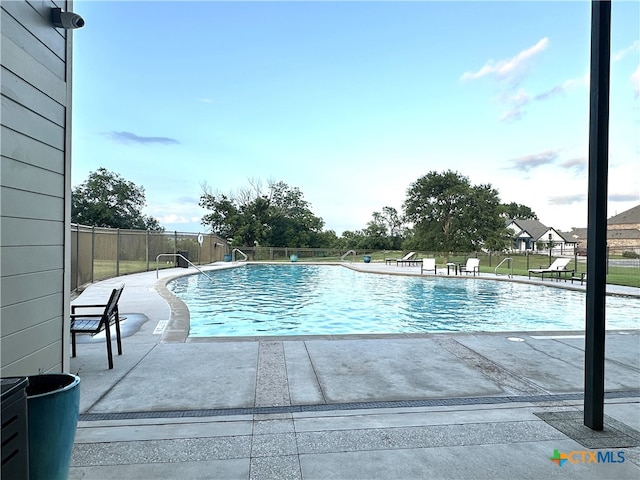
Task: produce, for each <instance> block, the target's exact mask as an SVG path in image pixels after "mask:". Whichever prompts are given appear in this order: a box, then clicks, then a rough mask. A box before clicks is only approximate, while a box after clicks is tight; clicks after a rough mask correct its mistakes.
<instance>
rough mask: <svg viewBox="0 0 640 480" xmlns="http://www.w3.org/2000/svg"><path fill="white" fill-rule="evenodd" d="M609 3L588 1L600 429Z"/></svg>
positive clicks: (590, 358) (592, 361)
mask: <svg viewBox="0 0 640 480" xmlns="http://www.w3.org/2000/svg"><path fill="white" fill-rule="evenodd" d="M610 44H611V2H610V1H609V0H605V1H601V0H594V1H593V2H592V4H591V82H590V87H589V88H590V95H589V101H590V108H589V199H588V209H589V211H588V222H587V227H588V230H587V272H588V273H589V281H588V282H587V307H586V338H585V378H584V424H585V425H586V426H587V427H589V428H591V429H592V430H602V429H603V428H604V359H605V348H604V346H605V295H606V285H607V271H606V270H607V269H606V262H607V257H606V254H607V182H608V163H609V159H608V150H609V70H610V63H611V45H610Z"/></svg>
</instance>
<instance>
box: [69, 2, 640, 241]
mask: <svg viewBox="0 0 640 480" xmlns="http://www.w3.org/2000/svg"><path fill="white" fill-rule="evenodd" d="M74 10H75V12H76V13H79V14H80V15H82V16H83V18H84V19H85V21H86V26H85V27H84V28H82V29H80V30H76V31H74V34H73V35H74V64H73V68H74V74H73V89H74V91H73V95H74V96H73V130H72V131H73V146H72V155H73V160H72V161H73V163H72V182H73V185H74V186H75V185H78V184H80V183H82V182H83V181H84V180H85V179H86V178H87V175H88V174H89V172H91V171H94V170H96V169H98V168H99V167H105V168H107V169H108V170H110V171H113V172H116V173H119V174H120V175H122V176H123V177H124V178H126V179H127V180H130V181H133V182H134V183H136V184H137V185H139V186H143V187H144V188H145V192H146V197H147V204H148V205H147V207H146V209H145V213H147V214H149V215H152V216H154V217H156V218H157V219H159V220H160V223H161V224H162V225H163V226H164V227H166V228H167V229H168V230H178V231H184V232H199V231H205V228H204V227H203V226H201V224H200V218H201V217H202V216H203V214H205V213H206V212H205V211H204V210H202V209H201V208H200V207H198V199H199V197H200V195H201V193H202V184H203V183H204V182H206V183H207V184H208V185H209V187H210V188H211V189H212V190H213V191H214V192H220V193H233V192H236V191H237V190H239V189H243V188H247V187H248V186H249V181H250V180H260V181H261V182H262V184H263V185H264V186H265V187H266V185H267V183H268V181H269V180H275V181H283V182H285V183H287V184H288V185H289V186H291V187H298V188H299V189H300V190H301V191H302V192H303V194H304V198H305V199H306V200H307V201H308V202H310V204H311V208H312V210H313V212H314V213H315V214H316V215H318V216H320V217H321V218H323V219H324V221H325V224H326V225H325V228H326V229H332V230H335V231H336V233H337V234H338V235H340V234H341V233H342V232H343V231H344V230H357V229H361V228H364V227H365V226H366V223H367V222H368V221H369V220H371V214H372V213H373V212H374V211H380V210H381V209H382V207H384V206H391V207H395V208H397V209H398V210H399V211H400V210H401V207H402V203H403V201H404V199H405V198H406V191H407V189H408V188H409V186H410V184H411V182H412V181H414V180H415V179H417V178H419V177H420V176H422V175H425V174H426V173H428V172H429V171H433V170H435V171H445V170H447V169H452V170H455V171H458V172H459V173H461V174H462V175H465V176H467V177H469V179H470V181H471V182H472V183H473V184H485V183H490V184H491V185H492V186H493V187H494V188H496V189H497V190H498V192H499V194H500V198H501V200H502V201H503V202H517V203H522V204H525V205H527V206H529V207H531V208H532V209H533V210H534V211H535V212H536V213H537V214H538V216H539V218H540V220H541V221H542V222H543V223H544V224H546V225H548V226H553V227H556V228H558V229H564V230H568V229H570V228H571V227H584V226H586V223H587V174H588V172H587V155H588V123H589V52H590V17H591V6H590V3H589V2H588V1H570V2H523V1H516V2H506V1H496V2H486V1H482V2H457V1H447V2H433V1H426V2H306V1H303V2H234V1H231V2H208V1H198V2H154V1H143V2H125V1H111V2H101V1H93V0H76V1H75V2H74ZM639 19H640V2H635V1H633V2H632V1H615V0H614V1H613V2H612V39H611V45H612V46H611V51H612V62H611V113H610V116H611V118H610V157H609V204H608V213H609V216H612V215H614V214H616V213H620V212H622V211H624V210H626V209H628V208H631V207H633V206H635V205H637V204H638V203H640V187H639V186H640V133H639V132H640V21H639Z"/></svg>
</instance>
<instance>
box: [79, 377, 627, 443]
mask: <svg viewBox="0 0 640 480" xmlns="http://www.w3.org/2000/svg"><path fill="white" fill-rule="evenodd" d="M582 398H583V394H582V393H565V394H556V395H517V396H504V397H470V398H438V399H428V400H399V401H390V402H351V403H333V404H323V405H279V406H278V405H274V406H269V407H249V408H212V409H200V410H173V411H171V410H169V411H149V412H117V413H85V414H82V415H80V421H83V422H92V421H94V422H95V421H105V420H140V419H145V418H199V417H218V416H232V415H274V414H280V413H286V414H290V413H303V412H337V411H341V410H370V409H381V408H385V409H387V408H422V407H444V406H447V407H454V406H462V405H497V404H508V403H549V404H552V403H556V402H565V401H579V400H582ZM620 398H640V390H632V391H626V392H606V393H605V399H607V400H612V399H620ZM565 413H567V412H561V413H560V414H557V415H556V416H553V415H548V416H545V418H543V416H540V415H538V416H539V417H540V418H542V419H543V420H545V421H546V422H547V423H549V424H552V423H553V422H554V421H557V422H562V421H566V420H567V419H569V420H571V421H572V422H573V421H574V420H576V419H577V418H578V417H576V415H574V414H572V415H571V416H565V415H564V414H565ZM536 415H537V414H536ZM580 419H582V417H581V416H580ZM610 420H611V419H610ZM610 420H609V421H610ZM634 431H635V430H634ZM636 433H637V432H636ZM591 448H595V447H591Z"/></svg>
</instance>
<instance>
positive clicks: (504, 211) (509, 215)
mask: <svg viewBox="0 0 640 480" xmlns="http://www.w3.org/2000/svg"><path fill="white" fill-rule="evenodd" d="M499 208H500V216H501V217H502V218H504V219H505V220H509V219H514V218H519V219H520V220H538V216H537V215H536V214H535V212H534V211H533V210H531V209H530V208H529V207H527V206H526V205H521V204H519V203H516V202H511V203H502V204H501V205H500V207H499Z"/></svg>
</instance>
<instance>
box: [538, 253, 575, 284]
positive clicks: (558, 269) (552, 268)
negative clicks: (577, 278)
mask: <svg viewBox="0 0 640 480" xmlns="http://www.w3.org/2000/svg"><path fill="white" fill-rule="evenodd" d="M570 261H571V259H570V258H562V257H560V258H556V259H555V260H554V261H553V263H552V264H551V265H549V266H548V267H547V268H544V267H540V268H530V269H529V278H531V275H532V274H533V275H540V278H541V280H542V281H544V274H545V273H548V274H551V275H550V276H551V277H554V276H555V277H557V278H558V280H560V275H561V274H563V273H564V274H565V279H566V274H568V273H573V270H567V269H566V266H567V264H568V263H569V262H570Z"/></svg>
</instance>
